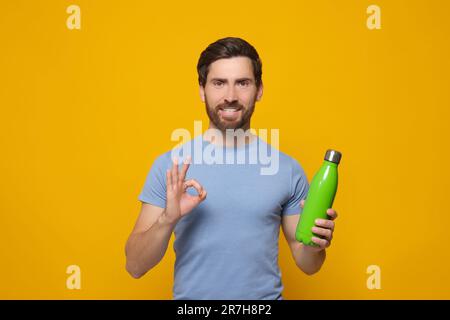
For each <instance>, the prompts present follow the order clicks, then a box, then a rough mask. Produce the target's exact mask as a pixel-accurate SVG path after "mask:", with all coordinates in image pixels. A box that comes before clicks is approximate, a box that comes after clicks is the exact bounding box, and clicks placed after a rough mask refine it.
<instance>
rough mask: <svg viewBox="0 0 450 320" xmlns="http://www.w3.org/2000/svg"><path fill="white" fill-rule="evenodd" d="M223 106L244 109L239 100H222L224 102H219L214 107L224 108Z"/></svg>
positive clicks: (217, 108)
mask: <svg viewBox="0 0 450 320" xmlns="http://www.w3.org/2000/svg"><path fill="white" fill-rule="evenodd" d="M225 108H232V109H244V106H243V105H242V104H240V103H239V102H237V101H234V102H231V103H228V102H224V103H221V104H219V105H218V106H217V107H216V110H219V109H225Z"/></svg>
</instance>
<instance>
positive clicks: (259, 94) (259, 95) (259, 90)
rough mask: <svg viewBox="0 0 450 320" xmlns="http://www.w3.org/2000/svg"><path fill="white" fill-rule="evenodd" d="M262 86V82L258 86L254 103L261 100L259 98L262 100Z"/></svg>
mask: <svg viewBox="0 0 450 320" xmlns="http://www.w3.org/2000/svg"><path fill="white" fill-rule="evenodd" d="M263 91H264V90H263V84H262V82H261V85H260V86H259V88H258V92H257V93H256V101H259V100H261V98H262V95H263Z"/></svg>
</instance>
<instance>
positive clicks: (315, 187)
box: [295, 160, 338, 246]
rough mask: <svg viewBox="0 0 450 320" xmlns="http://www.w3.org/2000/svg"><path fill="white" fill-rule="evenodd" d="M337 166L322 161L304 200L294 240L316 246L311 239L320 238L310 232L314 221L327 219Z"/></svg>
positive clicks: (333, 193) (335, 180) (335, 182)
mask: <svg viewBox="0 0 450 320" xmlns="http://www.w3.org/2000/svg"><path fill="white" fill-rule="evenodd" d="M337 167H338V164H337V163H334V162H330V161H327V160H324V162H323V164H322V166H321V167H320V169H319V171H317V173H316V174H315V176H314V177H313V179H312V181H311V185H310V188H309V191H308V195H307V197H306V199H305V204H304V207H303V212H302V214H300V219H299V222H298V224H297V229H296V232H295V238H296V239H297V241H299V242H301V243H303V244H305V245H308V246H317V244H316V243H314V242H313V241H312V237H314V236H315V237H319V238H321V236H319V235H316V234H315V233H313V232H312V228H313V227H314V226H315V221H316V219H329V216H328V215H327V209H329V208H331V207H332V205H333V201H334V197H335V195H336V191H337V186H338V170H337Z"/></svg>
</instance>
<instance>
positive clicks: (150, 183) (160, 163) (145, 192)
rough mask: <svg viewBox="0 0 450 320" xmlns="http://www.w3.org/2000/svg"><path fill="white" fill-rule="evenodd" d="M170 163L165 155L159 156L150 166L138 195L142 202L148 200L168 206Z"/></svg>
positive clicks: (156, 204) (157, 204) (153, 203)
mask: <svg viewBox="0 0 450 320" xmlns="http://www.w3.org/2000/svg"><path fill="white" fill-rule="evenodd" d="M168 168H169V167H168V163H167V161H165V157H164V155H162V156H159V157H158V158H157V159H156V160H155V161H154V162H153V165H152V167H151V168H150V171H149V173H148V174H147V178H146V180H145V183H144V187H143V188H142V191H141V193H140V195H139V197H138V199H139V200H140V201H142V202H146V203H149V204H152V205H155V206H158V207H161V208H165V207H166V169H168Z"/></svg>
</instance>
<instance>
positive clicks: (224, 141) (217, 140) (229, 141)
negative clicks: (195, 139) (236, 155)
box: [203, 122, 257, 147]
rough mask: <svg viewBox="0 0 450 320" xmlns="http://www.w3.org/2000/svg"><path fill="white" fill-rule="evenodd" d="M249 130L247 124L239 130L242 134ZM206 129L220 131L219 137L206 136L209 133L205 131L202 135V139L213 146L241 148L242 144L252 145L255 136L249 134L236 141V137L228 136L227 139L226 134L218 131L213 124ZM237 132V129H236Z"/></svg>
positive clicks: (213, 135)
mask: <svg viewBox="0 0 450 320" xmlns="http://www.w3.org/2000/svg"><path fill="white" fill-rule="evenodd" d="M249 128H250V123H248V124H247V125H246V126H244V127H242V128H240V130H242V131H243V132H244V133H246V132H247V130H248V129H249ZM208 129H216V130H218V131H220V132H221V133H222V134H221V135H219V136H218V135H215V134H208V133H210V132H211V131H209V132H208V131H207V132H205V133H204V134H203V139H204V140H206V141H208V142H209V143H212V144H215V145H217V146H223V145H225V146H226V147H233V146H238V147H239V146H242V145H243V144H249V143H252V142H253V141H254V140H255V139H256V138H257V136H256V135H254V134H252V133H250V134H248V135H247V134H244V139H242V138H240V139H238V138H237V137H236V136H234V137H233V136H232V135H231V136H229V137H228V138H227V132H226V131H223V130H220V129H218V128H217V127H216V126H215V125H214V124H213V123H211V122H210V123H209V127H208ZM236 130H238V129H236Z"/></svg>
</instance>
